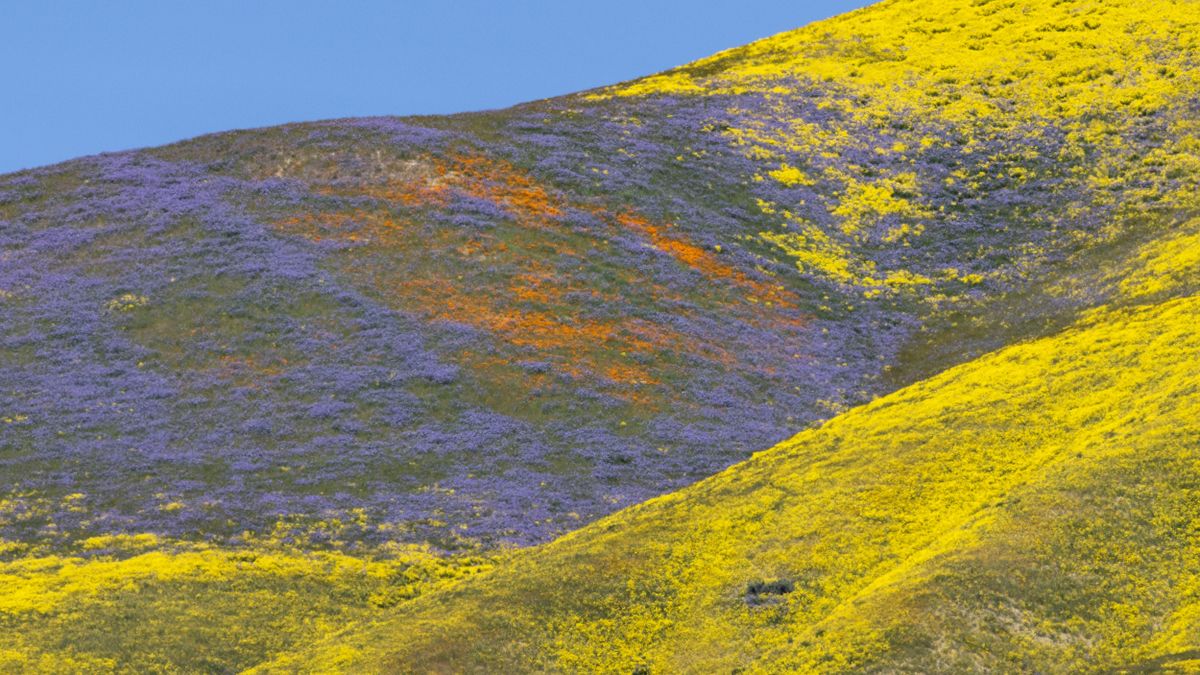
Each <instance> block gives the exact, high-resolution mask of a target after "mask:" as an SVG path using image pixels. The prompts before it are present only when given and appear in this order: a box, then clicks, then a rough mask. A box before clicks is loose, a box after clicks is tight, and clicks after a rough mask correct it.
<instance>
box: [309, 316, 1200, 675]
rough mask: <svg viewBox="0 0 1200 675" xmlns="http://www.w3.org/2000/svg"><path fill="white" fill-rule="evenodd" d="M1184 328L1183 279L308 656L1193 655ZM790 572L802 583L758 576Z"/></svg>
mask: <svg viewBox="0 0 1200 675" xmlns="http://www.w3.org/2000/svg"><path fill="white" fill-rule="evenodd" d="M1198 325H1200V297H1197V296H1191V297H1186V298H1181V299H1175V300H1170V301H1167V302H1163V303H1161V304H1158V305H1149V306H1136V307H1129V308H1125V309H1120V310H1103V311H1098V312H1096V313H1095V314H1093V315H1091V316H1090V317H1088V318H1086V319H1085V320H1083V321H1081V322H1080V323H1079V324H1078V325H1077V326H1075V327H1073V328H1071V329H1070V330H1068V331H1066V332H1064V333H1062V334H1061V335H1057V336H1054V337H1050V338H1045V339H1041V340H1037V341H1033V342H1030V343H1026V344H1019V345H1015V346H1012V347H1009V348H1006V349H1004V350H1001V351H999V352H997V353H993V354H990V355H987V356H985V357H982V358H980V359H979V360H977V361H975V362H972V363H969V364H966V365H963V366H960V367H957V368H954V369H951V370H949V371H947V372H946V373H944V374H942V375H939V376H937V377H935V378H932V379H930V380H928V381H925V382H922V383H920V384H917V385H914V386H911V387H908V388H906V389H903V390H901V391H899V392H897V393H895V394H893V395H890V396H887V397H884V398H882V399H879V400H877V401H875V402H873V403H870V404H868V405H865V406H862V407H860V408H856V409H854V410H852V411H850V412H848V413H846V414H843V415H841V416H839V417H837V418H834V419H833V420H831V421H830V422H828V423H826V424H825V425H824V426H823V427H821V428H819V429H815V430H810V431H806V432H803V433H801V434H799V435H798V436H796V437H795V438H793V439H791V440H789V441H787V442H785V443H782V444H780V445H779V446H776V447H775V448H773V449H771V450H769V451H767V452H763V453H760V454H759V455H756V456H755V457H754V458H753V459H751V460H749V461H747V462H745V463H743V464H740V465H737V466H735V467H733V468H731V469H729V470H727V471H725V472H724V473H722V474H719V475H718V476H715V477H713V478H712V479H709V480H706V481H704V482H702V483H700V484H698V485H696V486H694V487H692V488H689V489H686V490H684V491H682V492H680V493H676V494H672V495H668V496H665V497H662V498H659V499H656V500H653V501H651V502H648V503H646V504H644V505H641V506H637V507H633V508H631V509H628V510H626V511H623V512H620V513H618V514H616V515H615V516H612V517H610V518H607V519H604V520H602V521H600V522H598V523H596V524H595V525H592V526H589V527H587V528H585V529H583V530H581V531H578V532H576V533H574V534H571V535H567V536H565V537H563V538H562V539H560V540H558V541H556V542H554V543H552V544H550V545H547V546H545V547H542V548H539V549H535V550H533V551H531V552H529V553H528V554H527V555H525V556H524V557H522V558H520V559H519V560H518V561H516V562H515V563H514V564H512V565H511V566H510V567H508V568H506V569H500V570H498V571H496V572H494V573H493V574H491V575H490V576H488V577H484V578H481V579H477V580H475V581H476V583H468V584H467V585H466V586H464V587H460V588H459V589H458V590H456V591H453V592H450V593H446V594H443V595H436V596H427V597H425V598H422V599H419V600H417V601H416V602H415V603H413V604H411V605H409V606H406V607H405V608H404V609H402V610H401V611H400V614H399V615H397V616H396V617H395V618H394V619H393V620H391V621H389V622H388V623H385V624H382V625H377V626H375V627H373V628H371V629H370V630H367V631H364V632H358V633H352V634H350V635H348V636H345V637H343V638H341V639H340V640H337V641H335V644H333V645H332V647H331V648H330V649H328V650H326V651H323V652H321V655H322V656H324V657H327V658H331V659H342V661H340V663H341V664H342V667H355V668H356V667H360V666H362V667H367V668H370V669H384V670H412V671H415V672H429V671H438V670H442V671H447V672H453V671H459V670H478V671H490V672H516V671H519V670H528V669H536V668H546V669H551V670H580V671H608V672H618V671H620V672H631V671H634V670H635V669H636V668H638V667H640V666H645V667H648V668H649V672H679V671H691V672H719V671H729V670H731V669H735V668H748V669H750V670H752V671H753V670H769V671H779V670H790V669H801V670H808V669H814V670H841V669H845V668H869V667H880V668H911V669H915V670H917V671H928V670H960V669H1005V668H1008V669H1021V670H1042V671H1043V672H1044V671H1047V670H1051V671H1061V670H1066V669H1089V668H1105V667H1117V666H1123V665H1134V664H1138V663H1141V664H1160V665H1161V664H1164V663H1166V662H1168V661H1170V660H1172V659H1175V660H1178V659H1181V658H1185V657H1187V656H1188V655H1189V654H1191V656H1195V654H1194V653H1192V652H1190V651H1189V650H1195V649H1200V595H1198V593H1200V577H1198V576H1197V570H1200V536H1198V534H1197V533H1198V529H1197V528H1200V461H1198V460H1200V456H1198V454H1197V448H1198V444H1200V331H1197V330H1196V326H1198ZM781 580H782V581H788V582H790V583H791V584H792V585H793V586H794V590H792V591H791V592H790V593H782V594H772V593H771V592H770V589H767V590H760V592H759V594H757V595H755V594H754V593H751V592H750V591H749V590H748V589H749V588H750V586H749V585H750V584H751V583H752V582H755V581H765V582H768V583H770V582H774V581H781ZM354 650H361V651H358V652H355V651H354ZM352 655H353V656H354V658H356V659H358V660H357V661H355V660H352V659H351V656H352ZM310 656H311V655H306V656H305V657H304V658H303V659H301V660H298V661H297V662H296V663H308V660H309V658H310ZM316 663H318V664H319V663H320V661H319V660H318V661H316Z"/></svg>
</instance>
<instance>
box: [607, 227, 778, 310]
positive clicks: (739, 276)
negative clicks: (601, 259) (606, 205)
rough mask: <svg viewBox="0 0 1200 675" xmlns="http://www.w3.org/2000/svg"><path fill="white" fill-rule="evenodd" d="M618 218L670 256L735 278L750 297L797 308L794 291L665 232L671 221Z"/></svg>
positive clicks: (721, 276) (717, 276) (722, 277)
mask: <svg viewBox="0 0 1200 675" xmlns="http://www.w3.org/2000/svg"><path fill="white" fill-rule="evenodd" d="M617 222H619V223H621V224H622V225H624V226H625V227H627V228H629V229H632V230H634V231H635V232H638V233H640V234H642V235H644V236H645V237H646V238H648V239H649V240H650V242H651V243H652V244H653V245H654V246H655V247H656V248H658V249H659V250H662V251H665V252H666V253H668V254H670V255H671V257H673V258H675V259H676V260H678V261H679V262H681V263H683V264H684V265H686V266H688V267H690V268H692V269H694V270H696V271H697V272H700V273H701V274H703V275H704V276H706V277H708V278H710V279H720V280H726V281H730V282H732V283H733V284H735V285H737V286H739V287H740V288H742V289H744V290H745V291H747V292H748V293H749V294H750V297H751V298H752V299H754V300H755V301H757V302H763V303H771V304H773V305H779V306H780V308H781V309H794V308H795V306H796V304H795V303H796V297H795V295H794V294H793V293H789V292H787V291H785V290H783V289H781V288H778V287H776V286H772V285H770V284H766V283H763V282H761V281H757V280H755V279H751V278H750V277H749V276H747V275H746V273H744V272H742V271H741V270H739V269H737V268H736V267H733V266H732V265H727V264H725V263H723V262H721V260H720V259H718V258H717V256H715V255H713V253H711V252H710V251H707V250H705V249H703V248H700V247H699V246H696V245H695V244H692V243H690V242H688V241H686V240H684V239H682V238H679V237H673V236H670V235H668V234H666V232H665V230H666V229H667V228H669V227H670V225H667V226H659V225H654V224H653V223H651V222H650V221H648V220H646V219H645V218H642V217H641V216H637V215H634V214H631V213H622V214H618V215H617Z"/></svg>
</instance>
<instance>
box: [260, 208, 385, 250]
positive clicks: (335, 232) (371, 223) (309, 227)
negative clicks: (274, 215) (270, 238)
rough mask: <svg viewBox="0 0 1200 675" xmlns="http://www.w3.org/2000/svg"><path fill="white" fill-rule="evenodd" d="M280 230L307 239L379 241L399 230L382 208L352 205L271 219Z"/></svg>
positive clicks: (383, 241)
mask: <svg viewBox="0 0 1200 675" xmlns="http://www.w3.org/2000/svg"><path fill="white" fill-rule="evenodd" d="M275 227H276V228H277V229H278V230H280V231H281V232H286V233H288V234H295V235H299V236H302V237H304V238H305V239H308V240H310V241H321V240H323V239H332V240H341V241H365V242H370V241H381V242H382V243H387V242H388V241H389V240H393V239H395V238H396V236H397V235H399V234H400V232H401V230H402V228H401V226H400V223H399V222H398V221H397V220H396V219H395V218H394V217H393V216H392V214H390V213H388V212H387V211H384V210H374V211H367V210H365V209H354V210H352V211H346V212H340V211H333V212H317V213H303V214H300V215H298V216H293V217H291V218H286V219H284V220H281V221H278V222H276V223H275Z"/></svg>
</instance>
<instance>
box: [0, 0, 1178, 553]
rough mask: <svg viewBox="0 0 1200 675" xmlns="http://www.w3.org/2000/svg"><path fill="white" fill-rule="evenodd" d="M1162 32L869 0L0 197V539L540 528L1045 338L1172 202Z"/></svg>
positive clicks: (586, 515)
mask: <svg viewBox="0 0 1200 675" xmlns="http://www.w3.org/2000/svg"><path fill="white" fill-rule="evenodd" d="M1197 14H1198V11H1197V5H1196V4H1195V3H1192V2H1174V3H1157V2H1155V3H1146V2H1137V1H1135V0H1121V1H1120V2H1100V1H1099V0H1089V1H1087V2H1084V1H1080V2H1059V3H1051V4H1045V3H1022V2H1012V1H1009V2H1001V1H999V0H993V1H992V2H968V1H966V0H954V1H953V2H946V3H940V4H939V5H938V6H937V8H936V9H933V8H931V7H930V6H928V5H925V4H922V3H915V2H911V1H909V0H893V1H890V2H884V3H880V4H879V5H876V6H872V7H870V8H867V9H865V10H862V11H859V12H854V13H852V14H850V15H847V16H846V17H840V18H838V19H836V20H833V21H830V22H824V23H821V24H817V25H815V26H813V27H808V28H805V29H801V30H799V31H795V32H792V33H785V34H782V35H781V36H777V37H775V38H771V39H768V40H766V41H763V42H759V43H755V44H753V45H750V46H748V47H746V48H742V49H738V50H732V51H730V52H725V53H722V54H720V55H717V56H716V57H713V58H712V59H709V60H705V61H702V62H699V63H697V64H694V65H691V66H687V67H685V68H683V69H681V70H679V71H676V72H674V73H669V74H667V75H663V76H656V77H651V78H648V79H646V80H643V81H639V82H635V83H632V84H629V85H626V86H623V87H618V88H615V89H611V90H599V91H596V92H590V93H584V94H580V95H576V96H569V97H564V98H559V99H552V100H549V101H543V102H538V103H535V104H530V105H526V106H518V107H516V108H513V109H510V110H504V111H496V112H490V113H479V114H471V115H460V116H451V117H443V118H419V119H407V120H400V119H391V118H389V119H365V120H341V121H333V122H320V123H311V124H297V125H288V126H284V127H276V128H271V129H263V130H253V131H244V132H231V133H226V134H218V135H214V136H209V137H204V138H200V139H195V140H193V141H188V142H184V143H180V144H176V145H173V146H168V147H165V148H158V149H149V150H143V151H136V152H128V153H117V154H110V155H102V156H99V157H93V158H84V159H81V160H77V161H74V162H69V163H66V164H62V165H58V166H54V167H47V168H45V169H38V170H34V171H28V172H22V173H19V174H14V175H10V176H6V177H3V178H0V247H2V253H0V255H2V256H3V258H2V260H3V261H4V264H3V265H0V290H2V292H3V295H2V296H0V302H2V303H3V305H2V306H3V310H4V311H3V312H2V313H0V359H2V360H3V363H4V367H3V368H2V369H0V412H2V414H3V416H4V418H5V419H8V420H11V422H6V423H5V424H4V425H3V426H2V427H0V447H2V448H3V450H2V452H3V465H2V467H3V471H4V472H5V475H6V476H8V477H10V478H11V480H10V481H9V484H10V485H11V486H12V487H10V488H9V490H8V494H6V495H5V497H6V498H7V499H8V500H10V501H11V502H12V503H13V504H14V506H13V508H12V512H13V513H19V514H20V515H19V516H15V515H14V516H11V517H4V518H3V519H0V531H2V533H3V535H2V536H4V537H5V538H6V539H8V540H11V541H16V542H25V543H27V544H30V545H32V546H34V548H39V547H41V548H45V547H50V548H54V547H62V546H67V547H70V546H72V545H73V544H74V543H77V542H78V541H81V540H83V539H86V538H88V537H93V536H101V535H105V534H112V533H125V534H131V535H135V534H139V533H147V532H149V533H154V534H156V535H160V536H170V537H173V538H184V539H189V540H195V539H203V540H207V541H213V542H224V543H229V544H233V545H237V544H238V542H239V541H240V540H241V539H242V533H244V532H251V533H257V534H260V535H261V534H264V533H268V532H274V531H277V530H279V529H280V528H284V529H289V530H290V531H291V533H292V536H293V537H295V538H297V539H304V538H307V539H309V540H312V541H314V542H317V543H319V542H323V541H324V542H328V541H344V540H346V538H347V537H349V539H351V540H355V541H359V542H363V543H378V542H383V541H389V540H394V539H396V538H400V539H403V540H406V541H409V542H413V543H426V542H428V543H434V544H436V545H438V546H439V547H442V548H445V549H455V548H461V547H464V546H465V547H474V546H480V545H482V546H494V545H498V544H506V543H515V544H528V543H534V542H539V541H545V540H547V539H549V538H551V537H552V536H554V535H555V534H557V533H561V532H563V531H567V530H570V529H573V528H575V527H578V526H579V525H581V524H584V523H586V522H589V521H590V520H593V519H595V518H596V517H599V516H601V515H603V514H605V513H610V512H612V511H614V510H616V509H618V508H620V507H622V506H626V505H630V504H633V503H636V502H639V501H642V500H644V499H646V498H649V497H652V496H654V495H657V494H662V493H664V492H667V491H669V490H670V489H673V488H676V487H680V486H683V485H686V484H688V483H691V482H693V481H695V480H697V479H700V478H702V477H704V476H707V475H710V474H711V473H713V472H714V471H718V470H720V469H722V468H724V467H726V466H728V465H730V464H732V463H734V462H736V461H739V460H741V459H744V458H745V457H746V456H748V454H749V453H750V452H752V451H754V450H758V449H761V448H764V447H769V446H770V445H772V444H773V443H775V442H778V441H780V440H782V439H784V438H786V437H788V436H789V435H791V434H792V433H794V432H795V431H797V430H799V429H802V428H804V427H806V426H809V425H811V424H814V423H816V422H819V421H820V420H823V419H826V418H828V417H830V416H831V415H833V414H836V413H837V412H839V411H841V410H845V409H846V408H847V407H850V406H853V405H857V404H859V403H862V402H864V401H867V400H870V399H871V398H872V397H874V396H877V395H880V394H883V393H886V392H888V391H892V390H894V389H895V388H897V387H899V386H902V385H904V384H907V383H910V382H913V381H916V380H919V379H920V378H922V377H926V376H928V375H930V374H933V373H936V372H938V371H939V370H941V369H943V368H945V367H946V366H949V365H953V364H954V363H959V362H962V361H965V360H967V359H969V358H971V357H973V356H976V355H978V354H980V353H983V352H986V351H988V350H991V349H994V348H996V347H999V346H1002V345H1004V344H1007V343H1009V342H1011V341H1013V340H1016V339H1022V338H1025V337H1032V336H1037V335H1044V334H1047V333H1050V332H1053V331H1055V330H1058V329H1060V328H1061V327H1063V326H1065V325H1069V324H1070V323H1071V321H1073V320H1074V317H1075V315H1076V313H1077V312H1078V311H1079V310H1081V309H1087V308H1089V307H1092V306H1096V305H1098V304H1100V303H1103V302H1104V301H1105V300H1106V299H1108V298H1110V297H1112V296H1113V294H1114V293H1115V292H1116V286H1115V283H1116V282H1114V279H1116V280H1117V281H1118V282H1119V272H1120V270H1121V269H1123V268H1124V267H1125V266H1127V262H1128V260H1129V259H1130V258H1131V257H1132V256H1135V255H1136V253H1137V250H1138V248H1139V247H1140V246H1143V245H1146V244H1147V243H1148V242H1152V241H1154V240H1155V239H1157V238H1159V237H1161V236H1164V235H1168V234H1170V232H1171V231H1172V228H1174V227H1176V226H1177V225H1178V224H1179V223H1180V222H1182V221H1183V220H1184V219H1186V218H1187V217H1188V216H1189V215H1190V214H1191V213H1193V212H1194V211H1195V210H1196V207H1197V203H1196V195H1197V194H1200V190H1198V189H1197V187H1198V186H1197V185H1196V183H1197V180H1198V179H1197V177H1198V176H1200V171H1197V165H1196V153H1197V148H1198V147H1200V146H1198V145H1197V144H1198V143H1200V141H1197V128H1196V125H1197V123H1196V120H1197V119H1198V115H1197V112H1198V107H1200V96H1197V87H1196V78H1197V69H1196V68H1195V63H1194V61H1195V57H1196V53H1197V49H1196V47H1197V44H1196V40H1197V37H1196V36H1197V34H1198V31H1196V30H1195V28H1196V26H1197ZM1114 275H1117V276H1114ZM77 494H78V495H83V496H82V497H72V499H71V500H67V498H68V497H71V496H72V495H77ZM64 500H66V501H64ZM363 514H365V520H364V517H363ZM334 520H336V521H339V522H342V523H361V526H357V525H356V526H355V527H354V528H351V529H352V530H354V531H353V532H339V531H336V530H337V529H338V528H336V527H335V528H329V527H327V526H326V525H323V523H329V522H331V521H334ZM310 535H311V536H310Z"/></svg>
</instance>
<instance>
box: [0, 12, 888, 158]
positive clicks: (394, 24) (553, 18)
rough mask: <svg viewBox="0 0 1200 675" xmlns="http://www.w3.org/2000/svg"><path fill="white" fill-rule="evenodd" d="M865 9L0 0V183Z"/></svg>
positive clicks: (516, 91) (533, 89) (599, 74)
mask: <svg viewBox="0 0 1200 675" xmlns="http://www.w3.org/2000/svg"><path fill="white" fill-rule="evenodd" d="M867 4H870V3H869V2H868V0H810V1H800V0H691V1H690V2H687V1H684V0H603V1H600V2H584V1H578V2H577V1H575V0H394V1H392V2H385V1H382V0H379V1H367V0H357V1H356V0H339V1H334V0H328V1H325V2H316V1H309V0H286V1H276V0H206V1H205V2H185V1H184V0H118V1H113V2H108V1H105V0H92V1H83V0H76V1H66V0H3V8H2V9H0V63H3V64H4V67H3V76H2V77H0V173H3V172H8V171H13V170H16V169H20V168H25V167H31V166H39V165H43V164H50V163H53V162H58V161H61V160H64V159H69V158H71V157H77V156H80V155H87V154H92V153H96V152H101V151H105V150H120V149H125V148H133V147H143V146H149V145H159V144H162V143H166V142H170V141H174V140H179V139H182V138H189V137H191V136H196V135H199V134H203V133H208V132H212V131H222V130H225V129H234V128H246V127H256V126H265V125H271V124H280V123H283V122H291V121H299V120H313V119H324V118H332V117H352V116H360V115H404V114H420V113H449V112H460V111H464V110H480V109H486V108H498V107H503V106H507V105H511V104H514V103H519V102H522V101H528V100H532V99H539V98H546V97H549V96H556V95H559V94H565V93H569V92H572V91H578V90H581V89H588V88H591V87H595V86H599V85H604V84H611V83H614V82H619V81H622V80H627V79H630V78H633V77H637V76H640V75H647V74H650V73H653V72H657V71H659V70H663V69H666V68H669V67H671V66H675V65H679V64H682V63H686V62H688V61H691V60H694V59H697V58H700V57H703V56H707V55H709V54H711V53H713V52H716V51H719V50H721V49H725V48H728V47H734V46H737V45H740V44H744V43H746V42H750V41H751V40H754V39H757V38H760V37H766V36H767V35H771V34H774V33H778V32H780V31H783V30H788V29H791V28H796V27H799V26H801V25H803V24H806V23H809V22H811V21H814V20H816V19H820V18H824V17H826V16H831V15H834V14H840V13H842V12H846V11H849V10H851V9H855V8H857V7H861V6H864V5H867Z"/></svg>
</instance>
